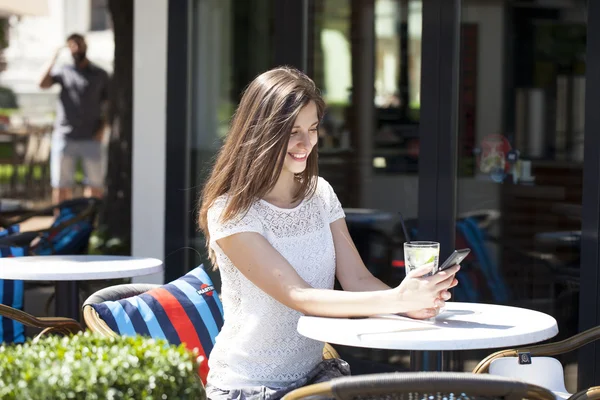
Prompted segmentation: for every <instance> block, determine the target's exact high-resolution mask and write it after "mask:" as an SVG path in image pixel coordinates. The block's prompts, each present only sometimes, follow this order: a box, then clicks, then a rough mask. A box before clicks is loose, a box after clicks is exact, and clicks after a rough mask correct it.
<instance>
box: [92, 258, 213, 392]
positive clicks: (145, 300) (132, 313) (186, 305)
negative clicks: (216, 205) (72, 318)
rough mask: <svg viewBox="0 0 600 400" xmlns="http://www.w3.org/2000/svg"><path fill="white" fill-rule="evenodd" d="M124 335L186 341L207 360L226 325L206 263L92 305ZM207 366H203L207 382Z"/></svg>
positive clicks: (178, 342) (174, 342)
mask: <svg viewBox="0 0 600 400" xmlns="http://www.w3.org/2000/svg"><path fill="white" fill-rule="evenodd" d="M92 307H94V309H95V310H96V312H97V313H98V315H99V316H100V318H102V319H103V320H104V321H105V322H106V324H107V325H108V326H109V327H110V328H111V329H112V330H113V331H115V332H117V333H119V334H121V335H131V336H133V335H137V334H140V335H145V336H150V337H153V338H162V339H166V340H167V341H169V342H170V343H173V344H180V343H184V344H185V346H186V347H187V348H189V349H190V350H193V349H197V350H198V352H199V354H200V356H203V357H204V358H205V360H207V359H208V356H209V354H210V352H211V351H212V348H213V345H214V343H215V337H216V336H217V334H218V333H219V331H220V330H221V327H222V326H223V306H222V304H221V300H220V299H219V297H218V295H217V293H216V291H215V288H214V286H213V284H212V282H211V279H210V278H209V276H208V274H207V273H206V271H205V270H204V268H203V266H202V265H200V266H199V267H197V268H195V269H194V270H192V271H190V272H188V273H187V274H186V275H184V276H182V277H180V278H178V279H176V280H174V281H173V282H170V283H168V284H165V285H162V286H159V287H157V288H155V289H152V290H150V291H148V292H146V293H143V294H141V295H138V296H134V297H130V298H127V299H123V300H118V301H105V302H103V303H99V304H94V305H92ZM207 373H208V367H207V366H206V363H205V362H204V363H202V364H201V366H200V376H201V378H202V379H203V381H205V379H206V374H207Z"/></svg>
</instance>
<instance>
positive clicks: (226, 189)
mask: <svg viewBox="0 0 600 400" xmlns="http://www.w3.org/2000/svg"><path fill="white" fill-rule="evenodd" d="M324 108H325V104H324V102H323V100H322V99H321V97H320V95H319V93H318V91H317V88H316V87H315V84H314V83H313V82H312V81H311V80H310V78H308V77H307V76H306V75H304V74H303V73H302V72H300V71H298V70H295V69H291V68H276V69H273V70H271V71H268V72H265V73H263V74H262V75H260V76H258V77H257V78H256V79H254V81H253V82H252V83H251V84H250V85H249V86H248V88H247V89H246V91H245V93H244V94H243V97H242V99H241V101H240V105H239V107H238V109H237V111H236V114H235V116H234V118H233V120H232V123H231V127H230V131H229V134H228V136H227V139H226V141H225V143H224V145H223V147H222V149H221V151H220V153H219V155H218V158H217V160H216V163H215V165H214V167H213V171H212V174H211V176H210V178H209V179H208V181H207V183H206V186H205V188H204V191H203V194H202V199H201V208H200V218H199V219H200V221H199V222H200V227H201V229H202V231H203V232H204V234H205V235H206V239H207V247H208V249H209V254H210V256H211V260H212V261H213V264H214V265H215V267H218V268H219V270H220V273H221V279H222V292H221V296H222V301H223V307H224V312H225V322H224V326H223V328H222V330H221V332H220V333H219V336H218V337H217V339H216V343H215V347H214V349H213V350H212V353H211V355H210V358H209V367H210V372H209V375H208V379H207V381H208V382H207V394H208V397H209V398H211V399H231V398H244V399H246V398H251V399H255V398H256V399H272V398H279V397H281V396H283V395H284V394H285V393H287V392H289V391H291V390H293V389H295V388H297V387H300V386H303V385H306V384H310V383H316V382H320V381H324V380H328V379H331V378H333V377H336V376H341V375H347V374H349V368H348V365H347V364H346V363H345V362H344V361H342V360H327V361H322V349H323V343H319V342H317V341H314V340H311V339H307V338H305V337H303V336H301V335H299V334H298V333H297V332H296V324H297V322H298V319H299V317H300V316H301V315H303V314H305V315H318V316H328V317H353V316H355V317H359V316H369V315H374V314H382V313H405V314H407V315H409V316H411V317H414V318H429V317H432V316H435V315H436V313H437V310H438V309H439V308H440V307H442V306H443V305H444V301H445V300H448V299H449V298H450V293H449V292H448V289H449V288H450V287H452V286H455V285H456V284H457V281H456V280H455V279H454V275H455V274H456V272H457V271H458V266H455V267H453V268H450V269H448V270H446V271H444V272H441V273H439V274H436V275H434V276H431V277H423V275H425V274H427V272H429V271H430V270H431V266H429V267H428V268H422V269H421V270H417V271H413V273H411V274H409V275H408V276H407V277H406V279H404V280H403V282H402V284H401V285H400V286H398V287H396V288H389V287H388V286H387V285H385V284H384V283H382V282H381V281H379V280H378V279H376V278H375V277H373V275H371V274H370V273H369V271H368V270H367V268H366V267H365V265H364V264H363V262H362V261H361V258H360V256H359V254H358V252H357V250H356V248H355V247H354V245H353V243H352V240H351V238H350V235H349V233H348V229H347V227H346V223H345V220H344V212H343V210H342V206H341V205H340V203H339V201H338V199H337V197H336V195H335V193H334V192H333V189H332V188H331V186H330V185H329V184H328V183H327V182H326V181H325V180H324V179H322V178H319V177H318V175H317V147H316V145H317V139H318V127H319V121H320V120H321V117H322V116H323V112H324ZM335 277H337V278H338V280H339V282H340V284H341V285H342V287H343V289H344V291H337V290H332V289H333V285H334V278H335Z"/></svg>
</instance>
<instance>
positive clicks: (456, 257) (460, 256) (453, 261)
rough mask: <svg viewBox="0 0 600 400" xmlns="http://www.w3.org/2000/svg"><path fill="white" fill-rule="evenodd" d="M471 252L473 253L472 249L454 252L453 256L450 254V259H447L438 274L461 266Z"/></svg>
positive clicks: (439, 268)
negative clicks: (452, 267)
mask: <svg viewBox="0 0 600 400" xmlns="http://www.w3.org/2000/svg"><path fill="white" fill-rule="evenodd" d="M470 252H471V249H460V250H454V252H453V253H452V254H450V257H448V258H447V259H446V261H444V263H443V264H442V265H440V266H439V267H438V270H437V271H436V273H437V272H440V271H443V270H445V269H446V268H450V267H451V266H453V265H457V264H460V262H461V261H462V260H464V259H465V258H466V257H467V256H468V255H469V253H470Z"/></svg>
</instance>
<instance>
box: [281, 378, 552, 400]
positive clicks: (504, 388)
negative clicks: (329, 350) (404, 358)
mask: <svg viewBox="0 0 600 400" xmlns="http://www.w3.org/2000/svg"><path fill="white" fill-rule="evenodd" d="M313 396H314V397H313ZM322 397H326V398H334V399H339V400H350V399H368V398H372V399H399V400H421V399H427V400H428V399H455V400H484V399H494V400H496V399H506V400H521V399H532V400H554V399H555V397H554V395H553V394H552V392H550V391H549V390H547V389H544V388H541V387H539V386H535V385H530V384H527V383H524V382H520V381H516V380H510V379H507V378H502V377H496V376H490V375H485V376H483V375H475V374H470V373H464V372H460V373H459V372H408V373H400V372H392V373H385V374H369V375H357V376H349V377H343V378H336V379H333V380H331V381H329V382H323V383H316V384H313V385H309V386H305V387H302V388H299V389H296V390H294V391H292V392H290V393H288V394H287V395H285V396H284V397H283V399H284V400H298V399H305V398H322Z"/></svg>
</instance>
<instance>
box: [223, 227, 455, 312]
mask: <svg viewBox="0 0 600 400" xmlns="http://www.w3.org/2000/svg"><path fill="white" fill-rule="evenodd" d="M217 243H218V245H219V246H220V247H221V249H222V250H223V252H224V253H225V255H227V257H228V258H229V259H230V260H231V262H232V263H233V265H235V266H236V268H238V270H239V271H240V272H241V273H242V274H243V275H244V276H245V277H246V278H248V280H250V281H251V282H252V283H254V284H255V285H256V286H257V287H258V288H260V289H261V290H263V291H264V292H265V293H267V294H268V295H269V296H271V297H273V298H274V299H275V300H277V301H279V302H280V303H282V304H284V305H286V306H288V307H290V308H292V309H294V310H297V311H299V312H301V313H303V314H306V315H318V316H328V317H351V316H369V315H375V314H384V313H402V312H407V311H411V310H420V309H423V308H430V307H434V306H438V307H441V306H443V304H444V302H443V300H441V299H439V298H438V294H439V292H440V291H442V290H445V289H446V288H447V287H448V286H449V285H450V284H451V282H452V279H453V274H454V273H455V272H456V271H455V269H456V268H450V269H448V270H446V271H444V272H441V273H439V274H436V275H434V276H431V277H427V278H422V277H421V276H422V275H425V274H426V273H427V272H429V271H430V268H429V269H428V268H422V269H419V270H417V271H413V272H412V273H411V274H409V276H407V278H406V279H404V281H403V282H402V284H401V285H400V286H398V287H397V288H393V289H389V288H387V289H384V288H383V287H382V288H381V289H382V290H378V291H363V292H346V291H338V290H327V289H315V288H312V287H311V286H310V285H309V284H308V283H306V281H304V280H303V279H302V278H301V277H300V276H299V275H298V273H297V272H296V271H295V270H294V268H293V267H292V266H291V265H290V264H289V263H288V262H287V260H286V259H285V258H284V257H283V256H282V255H281V254H280V253H279V252H278V251H277V250H275V249H274V248H273V246H271V244H270V243H269V242H268V241H267V240H266V239H265V238H264V237H263V236H262V235H260V234H258V233H254V232H243V233H238V234H234V235H230V236H227V237H224V238H222V239H219V240H217ZM305 251H311V249H305Z"/></svg>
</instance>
